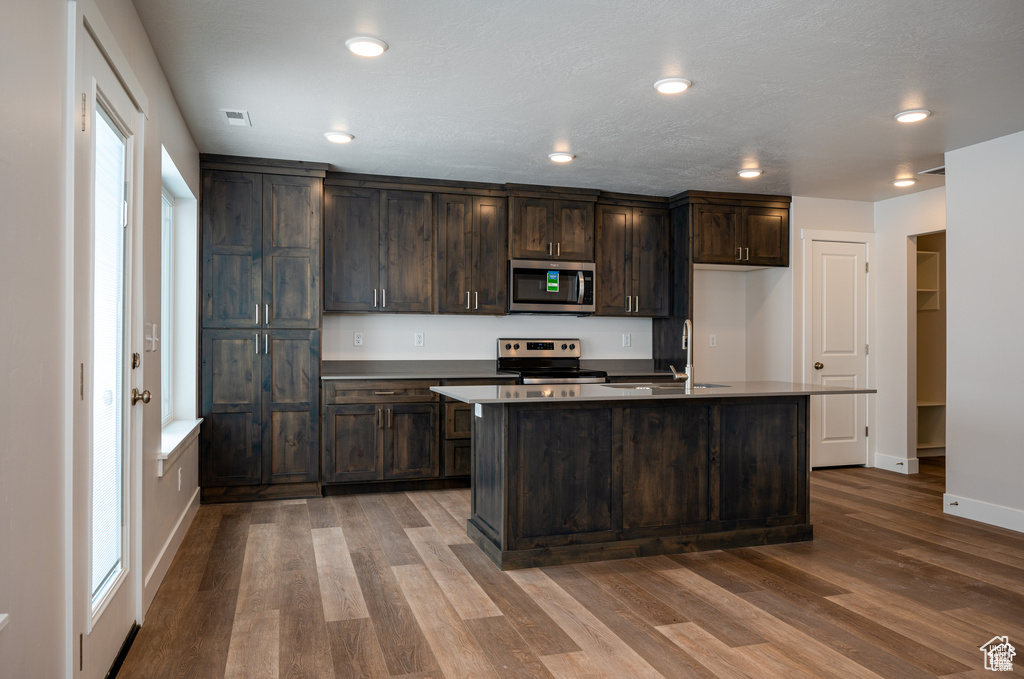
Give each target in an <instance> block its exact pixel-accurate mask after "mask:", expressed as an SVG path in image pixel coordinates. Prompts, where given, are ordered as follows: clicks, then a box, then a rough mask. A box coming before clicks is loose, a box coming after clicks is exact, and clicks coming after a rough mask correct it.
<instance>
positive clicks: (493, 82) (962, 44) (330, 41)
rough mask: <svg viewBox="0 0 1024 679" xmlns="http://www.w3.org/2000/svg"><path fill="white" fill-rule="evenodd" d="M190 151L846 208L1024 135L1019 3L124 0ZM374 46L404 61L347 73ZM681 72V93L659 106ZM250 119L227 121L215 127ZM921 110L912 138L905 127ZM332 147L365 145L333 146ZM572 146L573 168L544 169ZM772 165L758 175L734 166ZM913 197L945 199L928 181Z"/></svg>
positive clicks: (386, 59) (1023, 27) (1022, 11)
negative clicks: (357, 50) (358, 42)
mask: <svg viewBox="0 0 1024 679" xmlns="http://www.w3.org/2000/svg"><path fill="white" fill-rule="evenodd" d="M134 4H135V6H136V8H137V9H138V12H139V15H140V17H141V18H142V22H143V24H144V26H145V27H146V30H147V32H148V33H149V36H150V38H151V40H152V43H153V46H154V48H155V50H156V53H157V56H158V57H159V59H160V62H161V64H162V65H163V68H164V71H165V72H166V74H167V77H168V79H169V80H170V83H171V87H172V88H173V90H174V95H175V97H176V98H177V100H178V103H179V105H180V106H181V110H182V113H183V114H184V116H185V119H186V121H187V123H188V125H189V127H190V129H191V131H192V134H193V137H194V138H195V141H196V144H197V145H198V146H199V149H200V151H202V152H206V153H224V154H237V155H247V156H260V157H268V158H285V159H291V160H307V161H320V162H327V163H330V164H331V166H332V168H333V169H336V170H342V171H350V172H365V173H373V174H388V175H403V176H412V177H434V178H443V179H461V180H471V181H485V182H517V183H530V184H553V185H560V186H577V187H588V188H600V189H605V190H612V191H625V192H633V193H644V194H652V195H670V194H674V193H677V192H679V191H684V190H687V189H702V190H718V191H750V192H757V193H778V194H792V195H801V196H816V197H824V198H844V199H851V200H880V199H884V198H889V197H892V196H896V195H900V194H901V193H905V192H907V190H906V189H895V188H893V187H892V186H891V185H890V182H891V181H892V179H894V178H895V177H896V176H898V175H902V174H916V172H918V171H920V170H924V169H928V168H931V167H934V166H936V165H941V164H942V163H943V155H942V154H943V152H945V151H948V150H952V149H956V148H960V147H962V146H966V145H969V144H974V143H977V142H980V141H985V140H988V139H992V138H995V137H998V136H1002V135H1005V134H1009V133H1012V132H1017V131H1020V130H1024V1H1022V0H969V1H968V0H644V1H640V0H634V1H630V2H626V1H623V0H572V1H570V0H514V1H513V0H509V1H507V2H485V1H483V0H443V1H442V0H433V1H426V0H418V1H417V0H360V1H353V0H344V1H341V0H291V1H285V0H247V1H245V2H240V1H239V2H228V1H223V0H221V1H218V0H134ZM361 34H368V35H373V36H376V37H379V38H381V39H383V40H385V41H387V42H388V43H389V44H390V46H391V49H390V50H389V51H388V52H386V53H385V54H384V55H383V56H381V57H379V58H377V59H366V58H361V57H357V56H355V55H353V54H351V53H349V52H348V51H347V50H346V49H345V45H344V43H345V40H346V39H347V38H349V37H351V36H354V35H361ZM671 76H680V77H684V78H688V79H689V80H692V81H693V83H694V87H693V88H692V89H691V90H689V91H688V92H685V93H683V94H681V95H676V96H665V95H661V94H658V93H657V92H655V91H654V89H653V87H652V85H653V83H654V81H655V80H658V79H661V78H665V77H671ZM223 108H239V109H244V110H247V111H249V114H250V116H251V119H252V127H251V128H242V127H230V126H228V125H227V124H226V123H225V122H224V119H223V114H222V113H220V112H219V111H220V109H223ZM908 108H928V109H931V110H932V111H933V115H932V116H931V118H929V119H928V120H926V121H924V122H922V123H918V124H916V125H901V124H899V123H896V122H895V121H893V119H892V116H893V114H894V113H896V112H897V111H900V110H903V109H908ZM328 130H344V131H348V132H350V133H351V134H354V135H355V136H356V140H355V141H354V142H352V143H351V144H347V145H343V146H339V145H335V144H331V143H330V142H328V141H327V140H326V139H324V136H323V133H324V132H326V131H328ZM556 150H566V151H570V152H572V153H575V154H576V155H577V158H576V160H575V161H574V162H572V163H569V164H567V165H555V164H553V163H551V162H550V161H548V159H547V154H548V153H550V152H552V151H556ZM750 165H753V166H760V167H761V168H763V169H764V170H765V173H764V175H763V176H762V177H760V178H759V179H756V180H744V179H740V178H738V177H737V176H736V172H737V170H739V169H740V168H741V167H744V166H750ZM919 179H920V181H919V183H918V185H917V186H916V187H914V189H911V190H922V189H928V188H932V187H935V186H939V185H941V183H942V178H941V177H924V178H919Z"/></svg>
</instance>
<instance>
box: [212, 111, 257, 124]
mask: <svg viewBox="0 0 1024 679" xmlns="http://www.w3.org/2000/svg"><path fill="white" fill-rule="evenodd" d="M220 111H221V113H223V114H224V115H225V119H226V120H227V123H228V125H239V126H241V127H252V121H250V120H249V112H248V111H237V110H234V109H229V108H222V109H221V110H220Z"/></svg>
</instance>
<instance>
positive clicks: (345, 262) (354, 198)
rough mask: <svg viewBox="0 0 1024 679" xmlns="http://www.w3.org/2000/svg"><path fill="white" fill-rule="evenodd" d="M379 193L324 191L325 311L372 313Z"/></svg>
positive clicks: (330, 188)
mask: <svg viewBox="0 0 1024 679" xmlns="http://www.w3.org/2000/svg"><path fill="white" fill-rule="evenodd" d="M380 250H381V248H380V191H378V190H376V189H353V188H348V187H343V186H325V187H324V311H373V310H374V309H375V308H377V305H378V304H379V300H378V299H377V294H378V285H379V283H380V268H381V260H380Z"/></svg>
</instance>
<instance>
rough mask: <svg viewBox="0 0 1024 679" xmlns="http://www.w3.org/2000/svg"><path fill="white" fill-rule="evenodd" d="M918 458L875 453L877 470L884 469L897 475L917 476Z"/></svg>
mask: <svg viewBox="0 0 1024 679" xmlns="http://www.w3.org/2000/svg"><path fill="white" fill-rule="evenodd" d="M917 467H918V465H917V458H916V457H912V458H909V459H908V458H905V457H895V456H893V455H882V454H881V453H875V468H876V469H884V470H886V471H890V472H896V473H897V474H916V473H917Z"/></svg>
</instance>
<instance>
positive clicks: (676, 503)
mask: <svg viewBox="0 0 1024 679" xmlns="http://www.w3.org/2000/svg"><path fill="white" fill-rule="evenodd" d="M622 427H623V433H622V455H623V470H622V492H623V498H622V526H623V528H625V529H630V528H653V527H658V526H678V525H687V524H692V523H703V522H705V521H707V520H708V493H707V479H708V408H707V406H704V405H698V406H691V407H685V406H684V407H678V406H673V407H664V406H650V407H634V408H627V409H625V410H624V412H623V415H622ZM652 469H657V470H658V473H657V474H651V473H650V470H652Z"/></svg>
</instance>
